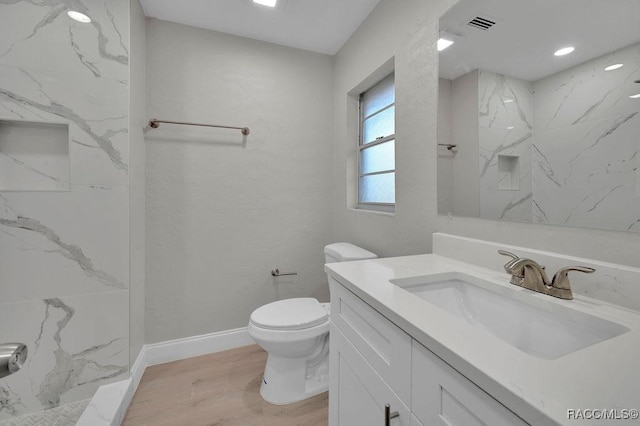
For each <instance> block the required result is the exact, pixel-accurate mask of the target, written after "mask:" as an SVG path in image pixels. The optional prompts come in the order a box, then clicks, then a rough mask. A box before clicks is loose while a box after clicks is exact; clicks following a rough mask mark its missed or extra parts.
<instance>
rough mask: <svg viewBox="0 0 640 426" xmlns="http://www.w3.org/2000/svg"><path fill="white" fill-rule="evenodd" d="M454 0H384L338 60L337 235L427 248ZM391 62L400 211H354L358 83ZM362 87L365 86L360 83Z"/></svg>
mask: <svg viewBox="0 0 640 426" xmlns="http://www.w3.org/2000/svg"><path fill="white" fill-rule="evenodd" d="M450 4H452V2H451V1H445V0H442V1H437V0H436V1H424V0H410V1H402V2H399V1H394V0H382V1H381V2H380V3H379V4H378V6H377V7H376V8H375V9H374V10H373V11H372V12H371V14H370V15H369V16H368V17H367V19H366V20H365V21H364V22H363V23H362V25H361V26H360V27H359V28H358V30H356V32H355V33H354V34H353V36H352V37H351V38H350V39H349V41H347V43H345V45H344V46H343V47H342V49H340V51H339V52H338V54H337V55H336V57H335V63H334V102H333V113H334V126H335V127H334V154H333V155H334V160H333V162H334V175H333V180H334V198H333V208H334V210H333V213H334V214H333V219H334V226H335V233H334V236H335V239H336V240H345V241H349V242H352V243H354V244H357V245H360V246H362V247H365V248H367V249H369V250H371V251H373V252H375V253H377V254H378V255H381V256H391V255H403V254H410V253H426V252H429V251H430V250H431V233H432V232H434V231H435V230H436V226H437V221H436V216H437V213H436V202H437V183H436V179H437V178H436V176H437V162H436V161H437V155H438V154H437V112H438V104H437V101H438V65H437V61H438V56H437V52H436V49H435V43H436V39H437V34H438V19H439V17H440V15H441V14H442V13H443V12H444V11H445V9H446V5H450ZM391 59H393V60H394V62H395V81H396V83H395V84H396V170H397V172H396V210H395V214H393V215H390V214H380V213H371V212H364V211H361V210H355V209H354V208H353V207H354V206H355V203H356V196H355V194H356V193H357V187H356V175H357V167H356V164H357V162H356V150H357V101H356V96H355V95H357V93H356V94H352V95H349V93H353V91H354V89H355V88H358V89H359V88H360V87H359V86H361V83H362V82H363V81H365V80H366V79H367V78H368V77H369V76H370V75H372V74H373V73H374V72H375V71H376V70H378V69H379V68H380V67H381V66H383V65H384V64H385V63H387V62H388V61H389V60H391ZM362 89H365V88H362Z"/></svg>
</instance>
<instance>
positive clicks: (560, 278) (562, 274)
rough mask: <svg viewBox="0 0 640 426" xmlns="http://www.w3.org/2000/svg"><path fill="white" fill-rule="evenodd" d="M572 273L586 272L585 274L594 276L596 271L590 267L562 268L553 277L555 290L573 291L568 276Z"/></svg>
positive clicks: (552, 282) (552, 283)
mask: <svg viewBox="0 0 640 426" xmlns="http://www.w3.org/2000/svg"><path fill="white" fill-rule="evenodd" d="M570 271H578V272H584V273H585V274H592V273H594V272H595V271H596V270H595V269H594V268H590V267H588V266H567V267H566V268H560V269H559V270H558V272H556V274H555V275H554V276H553V280H552V281H551V285H552V286H553V287H555V288H559V289H563V290H571V285H570V283H569V277H568V274H569V272H570Z"/></svg>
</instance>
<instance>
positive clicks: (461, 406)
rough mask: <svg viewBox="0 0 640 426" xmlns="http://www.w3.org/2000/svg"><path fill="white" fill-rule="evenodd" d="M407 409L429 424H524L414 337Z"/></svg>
mask: <svg viewBox="0 0 640 426" xmlns="http://www.w3.org/2000/svg"><path fill="white" fill-rule="evenodd" d="M412 357H413V360H412V363H413V366H412V367H413V370H412V372H413V377H412V394H411V409H412V411H413V413H414V414H415V416H416V417H417V419H418V420H420V421H421V422H422V423H423V424H425V425H429V426H436V425H437V426H486V425H490V426H525V425H527V423H525V422H524V421H523V420H522V419H521V418H520V417H518V416H516V415H515V414H514V413H513V412H511V411H509V409H507V408H506V407H505V406H504V405H502V404H500V403H499V402H498V401H497V400H495V399H494V398H492V397H491V395H489V394H488V393H486V392H485V391H483V390H482V389H480V388H479V387H478V386H476V385H475V384H474V383H473V382H471V381H470V380H469V379H467V378H466V377H464V376H463V375H462V374H460V373H458V372H457V371H456V370H454V369H453V368H452V367H451V366H450V365H449V364H447V363H445V362H444V361H442V360H441V359H440V358H438V357H437V356H436V355H434V354H433V353H432V352H431V351H429V350H428V349H427V348H425V347H424V346H422V345H420V344H419V343H418V342H416V341H415V340H414V341H413V348H412Z"/></svg>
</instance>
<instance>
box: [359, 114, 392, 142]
mask: <svg viewBox="0 0 640 426" xmlns="http://www.w3.org/2000/svg"><path fill="white" fill-rule="evenodd" d="M395 114H396V108H395V107H391V108H389V109H386V110H384V111H382V112H381V113H380V114H376V115H374V116H373V117H370V118H368V119H366V120H365V121H364V123H363V126H362V127H363V129H362V132H363V136H362V143H363V144H367V143H370V142H373V141H375V140H376V139H377V138H380V137H385V136H391V135H393V134H394V133H395V132H396V119H395Z"/></svg>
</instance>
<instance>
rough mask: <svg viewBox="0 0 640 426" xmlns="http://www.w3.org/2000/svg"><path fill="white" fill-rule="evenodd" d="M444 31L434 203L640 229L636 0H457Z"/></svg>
mask: <svg viewBox="0 0 640 426" xmlns="http://www.w3.org/2000/svg"><path fill="white" fill-rule="evenodd" d="M440 38H441V39H447V40H450V41H453V44H451V45H450V46H449V47H447V48H445V49H443V50H441V51H440V93H439V116H438V145H439V146H438V212H439V213H440V214H444V215H446V214H452V215H454V216H468V217H479V218H485V219H493V220H509V221H522V222H532V223H542V224H552V225H564V226H579V227H588V228H601V229H612V230H619V231H631V232H640V152H639V151H640V114H639V112H640V2H639V1H638V0H615V1H602V0H561V1H558V0H537V1H526V0H460V2H459V3H457V4H456V5H455V6H454V7H453V8H452V9H450V10H449V11H448V12H447V13H446V14H445V15H444V16H443V17H442V18H441V19H440ZM568 47H571V48H574V50H573V51H572V52H570V53H568V54H564V55H562V53H565V52H557V51H558V50H559V49H561V48H568ZM439 48H440V46H439ZM567 50H570V49H567ZM554 53H555V54H554Z"/></svg>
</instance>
